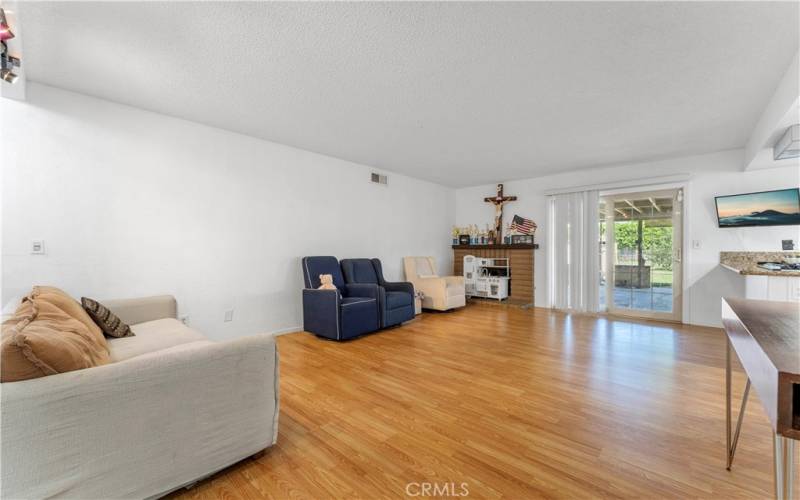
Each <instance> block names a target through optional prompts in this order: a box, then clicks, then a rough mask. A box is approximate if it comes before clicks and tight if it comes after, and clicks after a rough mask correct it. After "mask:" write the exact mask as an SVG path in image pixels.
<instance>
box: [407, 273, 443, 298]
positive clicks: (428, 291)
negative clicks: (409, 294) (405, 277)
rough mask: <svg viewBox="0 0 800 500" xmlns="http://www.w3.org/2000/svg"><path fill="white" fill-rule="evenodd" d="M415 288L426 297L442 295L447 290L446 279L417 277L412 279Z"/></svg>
mask: <svg viewBox="0 0 800 500" xmlns="http://www.w3.org/2000/svg"><path fill="white" fill-rule="evenodd" d="M414 285H415V286H416V289H417V290H419V291H421V292H422V293H424V294H425V295H426V296H427V297H438V296H444V295H445V294H446V290H447V280H445V279H444V278H438V277H437V278H417V279H416V280H414Z"/></svg>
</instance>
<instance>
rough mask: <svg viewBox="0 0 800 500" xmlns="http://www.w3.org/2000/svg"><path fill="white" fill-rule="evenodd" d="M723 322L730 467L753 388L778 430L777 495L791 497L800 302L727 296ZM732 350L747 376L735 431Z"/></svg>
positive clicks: (799, 396)
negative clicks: (733, 423)
mask: <svg viewBox="0 0 800 500" xmlns="http://www.w3.org/2000/svg"><path fill="white" fill-rule="evenodd" d="M722 323H723V325H724V327H725V333H726V334H727V350H726V361H727V362H726V372H725V389H726V391H725V396H726V397H725V401H726V410H727V412H726V424H727V425H726V426H727V429H726V430H727V434H726V438H727V439H726V441H727V468H728V469H729V470H730V468H731V466H732V464H733V457H734V454H735V452H736V443H737V441H738V440H739V432H740V430H741V426H742V419H743V416H744V409H745V407H746V405H747V397H748V394H749V392H750V389H751V387H752V389H754V390H755V391H756V392H757V393H758V397H759V399H760V400H761V402H762V404H763V406H764V411H765V412H766V414H767V417H768V418H769V421H770V424H771V425H772V429H773V448H774V471H775V496H776V498H778V499H779V500H782V499H791V498H792V489H793V483H794V475H795V468H794V448H795V441H796V440H798V439H800V303H797V302H778V301H765V300H748V299H734V298H724V299H722ZM732 351H733V352H735V353H736V355H737V356H738V358H739V361H740V362H741V364H742V367H743V368H744V371H745V373H746V375H747V384H746V386H745V389H744V394H743V396H742V401H741V409H740V410H739V415H738V418H737V423H736V428H735V431H734V430H733V426H732V415H731V401H732V395H731V359H732V356H731V352H732ZM732 431H733V432H732Z"/></svg>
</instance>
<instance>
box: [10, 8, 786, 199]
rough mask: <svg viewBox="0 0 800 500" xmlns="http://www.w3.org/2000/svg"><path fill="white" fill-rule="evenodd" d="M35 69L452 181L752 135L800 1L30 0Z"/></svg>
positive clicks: (664, 152)
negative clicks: (352, 0) (103, 0)
mask: <svg viewBox="0 0 800 500" xmlns="http://www.w3.org/2000/svg"><path fill="white" fill-rule="evenodd" d="M20 8H21V22H22V23H23V29H22V32H23V33H24V40H23V42H24V47H25V54H24V57H25V64H26V70H27V74H28V78H29V79H30V80H34V81H38V82H42V83H46V84H49V85H54V86H57V87H61V88H65V89H68V90H73V91H77V92H81V93H85V94H89V95H93V96H97V97H102V98H105V99H109V100H112V101H117V102H121V103H125V104H130V105H133V106H137V107H140V108H144V109H148V110H152V111H157V112H160V113H165V114H168V115H173V116H177V117H181V118H186V119H189V120H194V121H197V122H201V123H205V124H209V125H214V126H217V127H221V128H224V129H228V130H233V131H237V132H242V133H245V134H249V135H253V136H257V137H261V138H264V139H268V140H271V141H275V142H279V143H284V144H288V145H292V146H296V147H299V148H303V149H307V150H310V151H316V152H319V153H324V154H327V155H331V156H335V157H339V158H344V159H347V160H352V161H356V162H359V163H364V164H367V165H372V166H374V167H379V168H384V169H388V170H393V171H396V172H401V173H404V174H408V175H412V176H416V177H420V178H424V179H429V180H432V181H436V182H440V183H443V184H447V185H452V186H466V185H475V184H481V183H487V182H494V181H499V180H511V179H517V178H525V177H533V176H537V175H542V174H547V173H552V172H557V171H563V170H572V169H580V168H587V167H593V166H600V165H604V164H609V163H619V162H631V161H639V160H644V159H650V158H659V157H668V156H677V155H683V154H692V153H703V152H710V151H718V150H723V149H730V148H738V147H742V146H743V145H744V144H745V142H746V140H747V137H748V135H749V133H750V132H751V130H752V128H753V126H754V125H755V122H756V120H757V118H758V115H759V113H760V112H761V110H762V109H763V107H764V106H765V105H766V103H767V101H768V100H769V98H770V96H771V94H772V92H773V90H774V87H775V85H776V84H777V82H778V80H779V78H780V77H781V76H782V74H783V72H784V71H785V69H786V67H787V66H788V64H789V62H790V59H791V57H792V56H793V54H794V53H795V51H796V50H797V48H798V38H799V37H800V35H799V34H798V15H800V14H798V4H797V3H795V2H792V3H769V2H752V3H741V2H734V3H717V2H709V3H691V2H676V3H651V2H643V3H600V2H590V3H566V2H564V3H549V2H548V3H544V2H540V3H231V2H222V3H209V2H197V3H195V2H190V3H187V2H169V3H157V2H137V3H116V2H108V3H94V2H89V3H73V2H52V3H51V2H25V3H23V4H22V5H21V7H20Z"/></svg>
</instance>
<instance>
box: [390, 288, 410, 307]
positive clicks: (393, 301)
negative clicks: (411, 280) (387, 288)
mask: <svg viewBox="0 0 800 500" xmlns="http://www.w3.org/2000/svg"><path fill="white" fill-rule="evenodd" d="M413 303H414V296H413V295H411V294H410V293H406V292H386V309H397V308H399V307H405V306H410V305H412V304H413Z"/></svg>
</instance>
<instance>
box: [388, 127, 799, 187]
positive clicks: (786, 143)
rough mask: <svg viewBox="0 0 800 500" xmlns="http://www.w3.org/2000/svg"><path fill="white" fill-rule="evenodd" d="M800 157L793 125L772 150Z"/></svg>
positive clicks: (777, 155) (781, 155)
mask: <svg viewBox="0 0 800 500" xmlns="http://www.w3.org/2000/svg"><path fill="white" fill-rule="evenodd" d="M798 156H800V125H792V126H791V127H789V128H788V129H786V133H784V134H783V137H781V138H780V139H778V142H776V143H775V147H773V148H772V157H773V158H774V159H776V160H788V159H789V158H797V157H798ZM373 175H374V174H373Z"/></svg>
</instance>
